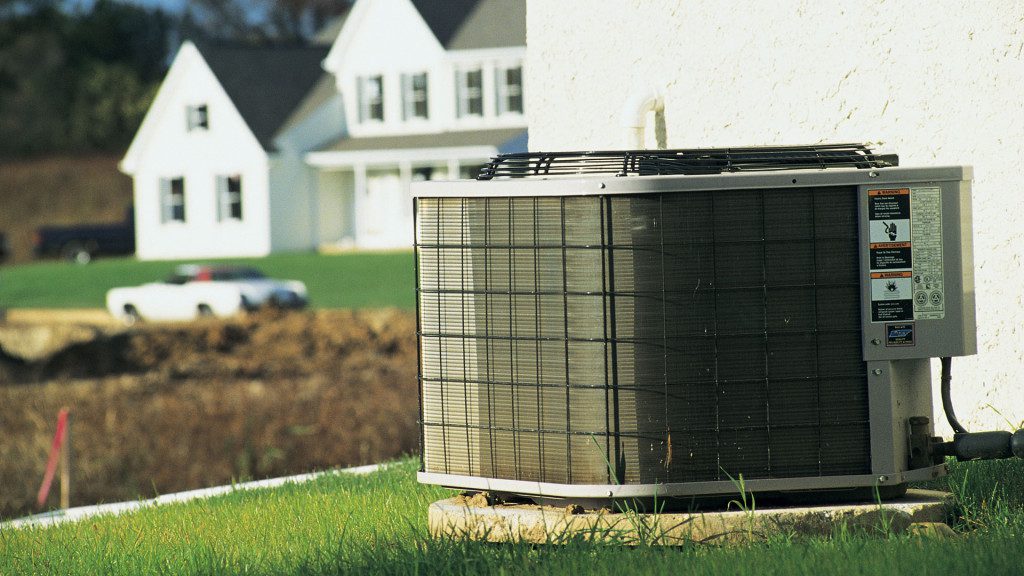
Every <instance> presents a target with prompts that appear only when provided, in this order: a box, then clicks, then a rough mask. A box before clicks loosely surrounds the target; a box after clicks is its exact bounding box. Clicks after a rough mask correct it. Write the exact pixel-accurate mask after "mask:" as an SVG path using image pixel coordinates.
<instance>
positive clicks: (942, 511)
mask: <svg viewBox="0 0 1024 576" xmlns="http://www.w3.org/2000/svg"><path fill="white" fill-rule="evenodd" d="M950 498H951V495H950V494H949V493H946V492H935V491H932V490H910V491H908V492H907V495H906V496H904V497H902V498H898V499H895V500H890V501H886V502H882V503H881V504H879V503H877V502H867V503H863V504H848V503H846V504H833V505H825V506H801V507H772V508H762V509H755V510H736V509H735V508H733V509H732V510H719V511H706V512H700V513H686V512H682V513H679V512H670V513H662V514H649V513H639V512H632V511H629V510H627V511H626V512H609V511H607V510H603V511H597V512H583V511H582V510H581V509H580V508H579V507H577V506H568V507H566V508H555V507H551V506H538V505H535V504H495V505H487V500H486V498H485V497H484V496H483V495H477V496H475V497H466V496H461V495H460V496H456V497H454V498H449V499H446V500H439V501H437V502H434V503H433V504H431V505H430V508H429V513H428V523H429V528H430V534H431V535H432V536H433V537H435V538H456V539H467V538H468V539H471V540H481V541H489V542H529V543H535V544H560V543H566V542H569V541H575V540H587V541H602V542H609V543H620V544H627V545H630V544H660V545H669V546H673V545H676V546H677V545H685V544H689V543H712V544H729V543H740V542H749V541H752V540H763V539H767V538H770V537H772V536H829V535H834V534H837V533H842V532H843V531H858V530H860V531H867V532H876V533H900V532H903V531H906V530H907V529H908V528H909V529H911V530H912V531H914V528H917V527H920V526H922V525H934V524H935V523H942V522H944V521H945V519H946V513H947V509H948V505H949V503H950ZM943 527H944V528H947V529H948V527H946V526H945V525H943ZM925 532H929V533H932V532H936V531H934V530H932V531H925ZM915 533H916V531H915ZM942 533H943V534H945V533H946V532H945V531H943V532H942Z"/></svg>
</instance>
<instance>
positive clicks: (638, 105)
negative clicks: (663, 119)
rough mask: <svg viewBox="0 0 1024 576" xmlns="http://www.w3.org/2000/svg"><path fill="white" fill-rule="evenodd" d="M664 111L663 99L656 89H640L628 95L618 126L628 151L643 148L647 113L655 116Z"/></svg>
mask: <svg viewBox="0 0 1024 576" xmlns="http://www.w3.org/2000/svg"><path fill="white" fill-rule="evenodd" d="M664 110H665V98H664V96H662V93H661V91H660V90H658V89H657V88H654V87H651V88H646V89H640V90H637V91H636V92H633V93H632V94H630V96H629V97H628V98H626V102H625V104H623V106H622V113H621V114H620V115H619V119H620V120H619V125H620V126H621V127H622V133H623V139H624V140H623V144H624V145H625V147H626V148H627V149H629V150H637V149H642V148H644V127H645V126H646V125H647V113H648V112H654V113H655V114H657V113H659V112H663V111H664Z"/></svg>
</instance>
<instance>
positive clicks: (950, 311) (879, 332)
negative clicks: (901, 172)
mask: <svg viewBox="0 0 1024 576" xmlns="http://www.w3.org/2000/svg"><path fill="white" fill-rule="evenodd" d="M858 193H859V196H860V235H861V240H860V261H861V280H862V282H861V299H862V303H863V305H862V309H863V310H864V317H863V330H864V331H863V336H864V340H863V344H864V358H865V359H866V360H898V359H908V358H933V357H941V356H962V355H967V354H974V353H975V352H976V348H977V344H976V334H975V315H974V271H973V253H972V251H973V246H972V239H971V211H970V206H971V192H970V182H966V181H952V182H950V181H947V182H902V183H901V182H897V183H893V182H889V183H885V184H879V185H872V186H861V187H860V188H859V192H858Z"/></svg>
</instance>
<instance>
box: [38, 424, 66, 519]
mask: <svg viewBox="0 0 1024 576" xmlns="http://www.w3.org/2000/svg"><path fill="white" fill-rule="evenodd" d="M67 427H68V409H67V408H61V409H60V412H58V413H57V433H56V434H54V435H53V444H52V445H51V446H50V459H49V460H47V461H46V474H44V475H43V485H42V486H40V487H39V495H38V496H36V504H37V505H38V506H39V507H40V508H42V507H43V504H44V503H46V497H47V496H48V495H49V494H50V484H52V483H53V474H54V473H55V472H56V471H57V458H58V457H59V456H60V451H61V449H62V448H63V447H64V436H65V432H66V431H67ZM64 473H65V474H66V473H67V470H65V471H64Z"/></svg>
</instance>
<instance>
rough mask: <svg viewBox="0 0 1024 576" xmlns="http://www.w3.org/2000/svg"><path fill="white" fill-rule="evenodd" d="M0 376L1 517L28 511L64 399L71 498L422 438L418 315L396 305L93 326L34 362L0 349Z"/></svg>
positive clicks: (365, 455)
mask: <svg viewBox="0 0 1024 576" xmlns="http://www.w3.org/2000/svg"><path fill="white" fill-rule="evenodd" d="M0 382H3V383H4V384H6V385H0V406H2V407H3V408H2V409H0V429H2V430H4V436H5V439H4V442H2V443H0V486H4V490H3V491H2V492H0V516H13V515H19V514H23V513H26V512H29V511H30V508H29V506H30V503H31V501H32V497H33V494H34V492H35V490H37V489H38V485H39V481H40V479H41V478H42V473H43V466H44V463H45V460H46V454H47V450H48V447H49V442H50V438H51V435H52V434H53V418H54V416H55V414H56V413H57V411H58V410H59V409H60V407H61V406H67V407H68V408H70V410H71V414H72V418H73V442H74V475H73V494H72V505H81V504H87V503H93V502H101V501H107V502H109V501H116V500H122V499H130V498H134V497H138V496H151V495H153V494H154V493H168V492H173V491H178V490H185V489H189V488H196V487H201V486H209V485H216V484H221V483H226V482H230V481H231V480H235V479H242V478H249V477H253V478H260V477H270V476H278V475H284V474H293V473H299V472H305V471H309V470H314V469H322V468H329V467H334V466H346V465H356V464H364V463H370V462H377V461H381V460H384V459H388V458H392V457H395V456H397V455H399V454H404V453H410V452H413V451H415V450H416V448H417V445H418V432H417V427H416V414H417V400H416V398H417V394H416V339H415V319H414V317H413V315H412V314H409V313H407V312H401V311H392V310H385V311H356V312H351V311H319V312H306V313H289V314H284V313H266V314H259V315H254V316H251V317H248V318H242V319H237V320H227V321H217V320H211V321H204V322H196V323H193V324H187V325H186V324H178V325H155V324H154V325H144V326H140V327H137V328H133V329H130V330H125V331H117V332H106V333H102V332H97V334H96V337H95V338H94V339H92V340H90V341H86V342H73V343H71V344H70V345H68V346H67V347H65V348H63V349H61V350H59V351H58V352H55V353H54V354H53V355H51V356H49V357H47V358H43V359H39V360H36V361H34V362H25V361H23V360H22V359H20V358H18V357H16V356H13V355H10V354H6V355H5V354H3V353H0ZM54 499H55V495H54V496H53V497H51V501H53V500H54Z"/></svg>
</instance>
